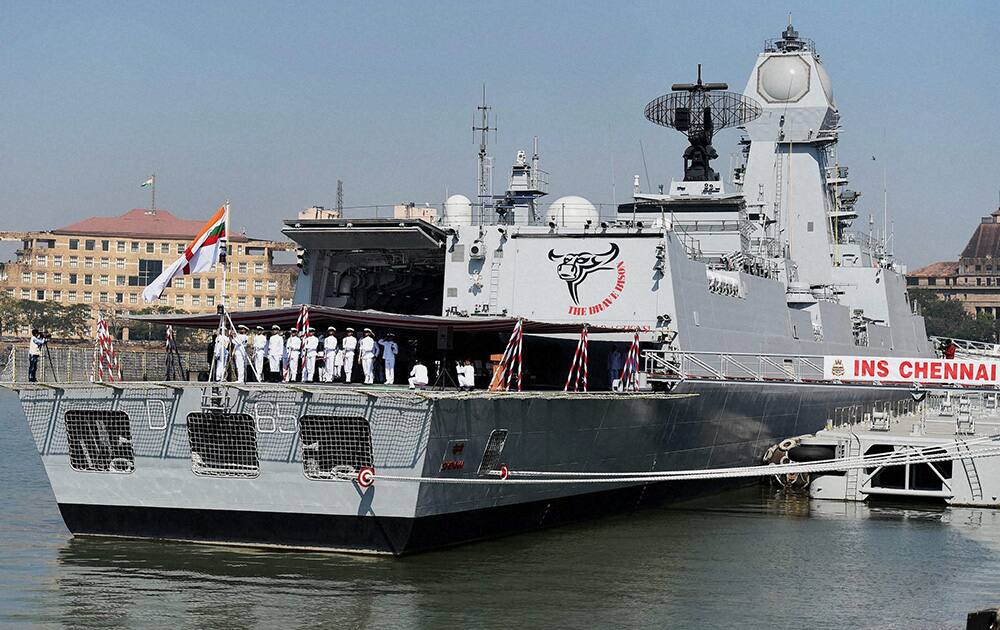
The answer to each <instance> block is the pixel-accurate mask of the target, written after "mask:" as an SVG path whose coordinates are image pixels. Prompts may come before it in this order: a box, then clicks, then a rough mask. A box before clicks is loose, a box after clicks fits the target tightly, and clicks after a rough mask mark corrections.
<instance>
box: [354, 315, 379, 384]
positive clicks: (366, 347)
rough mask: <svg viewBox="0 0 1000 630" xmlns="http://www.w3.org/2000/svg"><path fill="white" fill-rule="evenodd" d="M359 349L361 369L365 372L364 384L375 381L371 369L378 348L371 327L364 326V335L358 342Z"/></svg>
mask: <svg viewBox="0 0 1000 630" xmlns="http://www.w3.org/2000/svg"><path fill="white" fill-rule="evenodd" d="M358 345H359V346H360V350H361V369H362V370H363V371H364V373H365V385H371V384H372V383H374V382H375V371H374V370H373V369H372V367H373V365H372V364H373V363H374V362H375V356H376V354H377V353H378V350H377V349H376V347H375V335H374V333H372V329H371V328H365V330H364V337H362V338H361V341H360V342H359V344H358Z"/></svg>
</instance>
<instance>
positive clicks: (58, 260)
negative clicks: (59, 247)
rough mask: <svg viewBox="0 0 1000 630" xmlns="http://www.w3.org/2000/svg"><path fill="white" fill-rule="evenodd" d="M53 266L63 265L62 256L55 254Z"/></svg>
mask: <svg viewBox="0 0 1000 630" xmlns="http://www.w3.org/2000/svg"><path fill="white" fill-rule="evenodd" d="M52 266H53V267H62V256H53V257H52Z"/></svg>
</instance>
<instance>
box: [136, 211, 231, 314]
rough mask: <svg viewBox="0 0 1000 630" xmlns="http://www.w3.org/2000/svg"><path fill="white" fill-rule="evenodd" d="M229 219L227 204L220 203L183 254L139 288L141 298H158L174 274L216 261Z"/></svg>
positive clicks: (194, 270) (203, 267) (208, 266)
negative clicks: (213, 214) (147, 284)
mask: <svg viewBox="0 0 1000 630" xmlns="http://www.w3.org/2000/svg"><path fill="white" fill-rule="evenodd" d="M228 222H229V205H228V204H227V205H225V206H222V207H221V208H219V211H218V212H216V213H215V216H213V217H212V219H211V220H210V221H209V222H208V223H206V224H205V226H204V227H203V228H201V231H200V232H198V236H196V237H194V240H193V241H191V242H190V243H189V244H188V246H187V248H185V249H184V254H183V255H182V256H181V257H180V258H178V259H177V260H176V261H175V262H174V264H172V265H170V266H169V267H167V268H166V269H164V270H163V273H161V274H160V275H159V276H158V277H157V278H156V280H153V281H152V282H150V283H149V286H147V287H146V288H145V289H143V290H142V299H143V300H145V301H146V302H155V301H157V300H158V299H160V295H161V294H162V293H163V289H165V288H166V287H167V285H168V284H170V281H171V280H173V279H174V278H176V277H177V276H186V275H190V274H192V273H202V272H205V271H208V270H210V269H211V268H212V266H213V265H214V264H216V263H217V262H219V254H221V253H222V247H223V245H224V244H225V242H226V224H227V223H228Z"/></svg>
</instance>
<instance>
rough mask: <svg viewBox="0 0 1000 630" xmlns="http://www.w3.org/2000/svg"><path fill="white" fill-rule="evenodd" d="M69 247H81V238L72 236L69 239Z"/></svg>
mask: <svg viewBox="0 0 1000 630" xmlns="http://www.w3.org/2000/svg"><path fill="white" fill-rule="evenodd" d="M69 248H70V249H80V239H78V238H71V239H69Z"/></svg>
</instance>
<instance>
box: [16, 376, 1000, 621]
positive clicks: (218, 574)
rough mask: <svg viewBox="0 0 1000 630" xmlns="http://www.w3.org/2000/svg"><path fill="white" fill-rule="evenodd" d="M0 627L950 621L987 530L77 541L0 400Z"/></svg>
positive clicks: (779, 525)
mask: <svg viewBox="0 0 1000 630" xmlns="http://www.w3.org/2000/svg"><path fill="white" fill-rule="evenodd" d="M0 430H2V433H0V436H2V437H0V440H2V441H0V444H2V445H3V454H4V455H3V457H2V458H0V480H2V481H0V506H2V510H3V512H2V516H0V626H3V627H9V626H26V627H27V626H32V627H36V626H43V627H44V626H47V627H59V626H68V627H77V628H90V627H94V628H114V627H122V628H125V627H129V628H132V627H153V628H171V629H179V628H189V627H190V628H195V627H197V628H247V627H249V628H278V627H283V628H284V627H287V628H294V627H338V628H413V627H426V628H435V629H440V628H470V627H474V628H515V627H545V628H580V627H599V628H616V627H658V628H664V627H669V628H702V627H717V626H725V627H740V628H744V627H745V628H763V627H768V628H771V627H779V628H786V627H803V628H845V627H867V628H891V627H906V628H914V627H919V628H923V627H955V628H961V627H964V624H965V615H966V613H967V612H968V611H970V610H973V609H975V608H978V607H983V606H986V605H1000V516H998V514H997V513H996V512H994V511H989V510H976V509H928V508H914V507H912V506H910V507H900V506H884V507H871V508H870V507H866V506H855V505H847V504H838V503H824V502H810V501H809V500H808V499H805V498H802V497H800V496H784V495H779V494H777V493H776V492H774V491H772V490H770V489H765V488H756V487H755V488H751V489H747V490H741V491H737V492H731V493H727V494H725V495H724V496H719V497H715V498H712V499H704V500H699V501H695V502H688V503H684V504H681V505H675V506H672V507H670V508H667V509H661V510H655V511H646V512H642V513H638V514H633V515H629V516H624V517H616V518H611V519H604V520H601V521H597V522H594V523H589V524H584V525H578V526H571V527H565V528H561V529H555V530H551V531H546V532H540V533H535V534H528V535H522V536H515V537H511V538H507V539H503V540H497V541H492V542H487V543H480V544H475V545H468V546H464V547H460V548H455V549H451V550H447V551H441V552H435V553H429V554H424V555H418V556H413V557H408V558H404V559H389V558H366V557H353V556H341V555H334V554H301V553H272V552H261V551H246V550H233V549H231V548H219V547H209V546H203V545H185V544H178V543H169V544H167V543H164V544H157V543H148V542H133V541H121V540H100V539H89V540H88V539H78V540H73V539H71V538H70V537H69V534H68V533H67V531H66V530H65V528H64V527H63V524H62V521H61V519H60V517H59V513H58V511H57V509H56V506H55V503H54V500H53V498H52V493H51V491H50V490H49V487H48V484H47V482H46V479H45V474H44V471H43V470H42V466H41V463H40V462H39V460H38V456H37V454H36V452H35V449H34V444H33V443H32V442H31V439H30V436H29V435H28V432H27V428H26V427H25V426H24V425H23V424H22V419H21V412H20V408H19V407H17V406H16V404H12V400H11V397H10V396H9V395H7V394H0Z"/></svg>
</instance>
